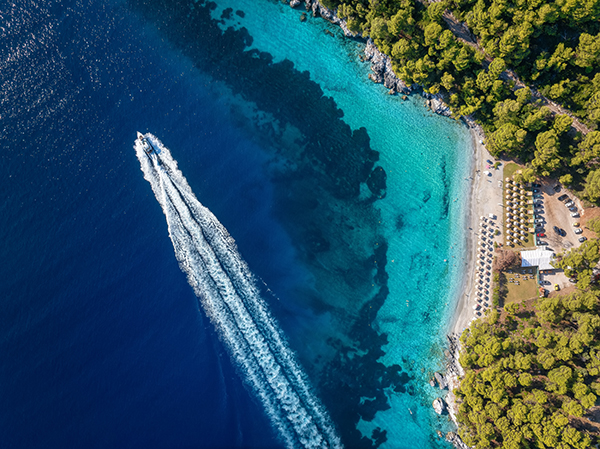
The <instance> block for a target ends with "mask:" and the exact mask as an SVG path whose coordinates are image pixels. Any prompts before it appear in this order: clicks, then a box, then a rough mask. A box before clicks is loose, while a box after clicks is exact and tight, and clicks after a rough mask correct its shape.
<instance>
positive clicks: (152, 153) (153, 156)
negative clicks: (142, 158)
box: [137, 131, 160, 165]
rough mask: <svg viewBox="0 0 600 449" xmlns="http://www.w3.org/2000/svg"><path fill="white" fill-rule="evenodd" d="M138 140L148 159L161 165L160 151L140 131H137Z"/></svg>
mask: <svg viewBox="0 0 600 449" xmlns="http://www.w3.org/2000/svg"><path fill="white" fill-rule="evenodd" d="M137 138H138V140H139V141H140V143H141V144H142V149H143V150H144V153H146V156H148V159H150V161H156V163H157V164H158V165H160V160H159V159H158V151H157V150H156V149H155V148H154V147H153V146H152V144H151V143H150V141H149V140H148V139H147V138H146V137H144V135H143V134H142V133H141V132H139V131H137Z"/></svg>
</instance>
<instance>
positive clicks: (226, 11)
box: [221, 8, 233, 20]
mask: <svg viewBox="0 0 600 449" xmlns="http://www.w3.org/2000/svg"><path fill="white" fill-rule="evenodd" d="M231 13H233V8H225V9H224V10H223V12H222V13H221V19H227V20H229V19H231Z"/></svg>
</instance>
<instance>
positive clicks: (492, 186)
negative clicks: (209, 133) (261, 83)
mask: <svg viewBox="0 0 600 449" xmlns="http://www.w3.org/2000/svg"><path fill="white" fill-rule="evenodd" d="M302 4H304V8H305V9H306V11H307V12H308V13H310V12H312V15H313V17H318V16H320V17H321V18H323V19H325V20H327V21H329V22H330V23H333V24H335V25H338V26H339V27H340V28H341V29H342V31H343V33H344V35H345V36H346V38H350V39H354V40H358V41H362V42H364V43H365V44H366V47H365V50H364V54H365V57H364V59H363V58H362V57H361V60H363V61H364V62H369V63H370V65H371V74H370V75H369V79H370V80H371V81H373V82H374V83H378V84H383V85H384V87H386V88H387V89H389V94H400V95H410V94H418V95H420V96H422V97H424V98H425V99H426V105H427V106H428V107H429V109H431V110H432V111H433V112H434V113H436V114H438V115H440V116H446V117H449V116H451V115H452V113H451V111H450V109H449V107H448V106H447V105H446V104H445V103H444V101H443V98H442V97H441V96H439V95H431V94H428V93H426V92H424V91H423V89H422V87H421V86H419V85H412V86H407V85H406V84H405V83H404V82H403V81H402V80H400V79H399V78H398V77H396V75H395V74H394V73H393V70H392V67H391V61H390V59H389V57H388V56H387V55H385V54H384V53H382V52H381V51H380V50H379V49H378V48H377V46H376V45H375V44H374V42H373V41H372V40H371V39H370V38H368V37H364V36H362V35H361V34H360V33H354V32H352V31H350V30H349V29H348V27H347V25H346V22H345V20H343V19H340V18H339V17H337V15H336V14H335V11H332V10H330V9H328V8H326V7H325V6H323V5H322V4H321V3H320V2H319V0H289V6H290V7H291V8H293V9H295V8H298V7H301V5H302ZM461 121H462V122H463V123H464V124H465V126H467V127H468V128H469V133H470V135H471V146H472V150H471V152H470V153H469V154H468V155H466V157H469V160H468V163H469V164H470V178H471V182H470V186H469V188H468V193H467V195H468V198H467V201H468V203H467V214H466V217H465V219H464V220H463V222H462V223H461V226H464V225H466V226H467V228H466V229H465V235H464V244H465V245H466V254H465V258H464V268H463V269H464V270H465V271H464V272H463V278H462V280H461V283H460V285H459V287H458V288H457V290H456V293H455V295H458V297H455V300H454V301H453V304H454V310H453V311H448V315H447V316H448V321H447V323H445V334H446V335H447V337H448V341H447V344H448V352H447V353H446V354H447V357H446V374H445V375H444V377H445V378H446V380H447V383H448V393H447V395H446V397H445V401H446V403H447V406H448V407H447V409H448V412H449V415H450V418H451V419H452V421H453V422H454V423H455V425H456V426H457V427H458V422H457V419H456V414H457V412H458V408H457V405H456V402H455V396H454V390H455V389H456V388H458V386H459V384H460V378H461V377H462V376H463V375H464V371H463V370H462V367H461V366H460V364H459V363H458V356H459V350H460V342H459V338H460V335H461V334H462V333H463V331H464V330H465V329H466V328H467V327H468V326H469V325H470V323H471V322H472V321H473V320H474V319H475V318H477V315H476V313H475V310H474V309H473V306H474V305H476V304H477V301H476V294H477V284H476V271H475V270H476V268H477V265H476V263H477V251H478V246H477V241H478V236H479V235H480V234H479V229H480V217H482V216H483V217H488V216H489V214H493V215H495V216H496V218H497V219H496V220H494V221H495V224H496V225H497V227H498V228H500V229H501V230H502V221H503V210H502V209H503V206H502V203H503V194H502V185H503V182H504V178H503V172H504V170H503V168H504V166H503V165H502V166H501V167H500V168H499V169H498V170H495V169H491V170H490V171H491V173H492V174H491V175H490V176H486V175H484V174H483V172H484V170H486V165H487V162H486V161H487V160H488V159H489V160H494V159H495V158H493V157H492V156H491V154H490V153H489V152H488V151H487V149H486V148H485V145H484V144H483V141H484V139H485V134H484V132H483V129H482V128H481V126H479V125H478V124H476V123H475V121H474V120H473V119H472V118H471V117H463V118H462V119H461ZM499 182H501V183H502V184H499ZM501 232H502V231H501ZM503 238H504V236H503V235H502V234H501V235H499V236H498V237H496V238H495V239H494V241H500V239H503ZM492 257H493V253H492ZM491 284H492V283H491V282H490V289H489V290H490V296H489V301H488V302H489V305H490V307H492V304H491V292H492V285H491ZM446 440H447V441H448V442H450V443H452V444H453V445H454V446H455V447H458V448H466V447H467V446H466V445H465V444H464V443H463V442H462V440H461V439H460V437H458V435H456V434H455V433H454V432H450V433H449V434H448V435H446Z"/></svg>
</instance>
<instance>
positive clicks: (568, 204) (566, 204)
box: [565, 201, 575, 207]
mask: <svg viewBox="0 0 600 449" xmlns="http://www.w3.org/2000/svg"><path fill="white" fill-rule="evenodd" d="M574 204H575V203H574V202H573V201H569V202H568V203H565V206H567V207H571V206H573V205H574Z"/></svg>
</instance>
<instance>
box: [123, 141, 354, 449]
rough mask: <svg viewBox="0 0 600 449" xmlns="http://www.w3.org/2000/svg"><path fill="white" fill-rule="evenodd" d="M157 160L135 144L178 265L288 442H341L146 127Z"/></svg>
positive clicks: (226, 239)
mask: <svg viewBox="0 0 600 449" xmlns="http://www.w3.org/2000/svg"><path fill="white" fill-rule="evenodd" d="M145 137H146V138H147V139H148V140H149V141H150V142H151V143H152V145H153V146H154V148H157V149H159V150H160V155H159V158H160V162H161V165H160V166H159V167H156V165H155V164H154V163H153V162H151V160H150V159H149V158H148V157H147V156H146V154H145V153H144V151H143V150H142V147H141V144H140V143H139V141H138V140H136V141H135V145H134V148H135V151H136V154H137V157H138V159H139V161H140V164H141V167H142V171H143V172H144V178H145V179H146V180H147V181H148V182H150V185H151V186H152V190H153V191H154V195H155V196H156V199H157V200H158V202H159V203H160V205H161V207H162V209H163V212H164V214H165V216H166V218H167V224H168V228H169V235H170V237H171V241H172V242H173V247H174V249H175V256H176V257H177V260H178V262H179V266H180V267H181V269H182V270H183V271H184V272H185V273H186V274H187V278H188V282H189V283H190V285H191V286H192V288H193V289H194V292H195V293H196V295H197V296H198V298H199V300H200V303H201V304H202V306H203V308H204V310H205V311H206V314H207V315H208V316H209V318H210V320H211V321H212V323H213V324H214V326H215V327H216V329H217V331H218V333H219V335H220V337H221V339H222V340H223V342H224V343H225V345H226V346H227V347H228V349H229V350H230V352H231V355H232V357H233V359H234V360H235V362H236V364H237V365H238V367H239V368H240V369H241V371H242V372H243V373H244V375H245V377H246V380H247V381H248V383H249V384H250V385H251V386H252V388H253V389H254V392H255V393H256V395H257V396H258V397H259V398H260V400H261V402H262V403H263V405H264V407H265V410H266V412H267V414H268V416H269V417H270V418H271V421H272V423H273V425H274V426H275V428H276V429H277V431H278V432H279V434H280V435H281V437H282V438H283V440H284V442H285V444H286V446H287V447H290V448H341V447H342V445H341V442H340V440H339V438H338V436H337V435H336V433H335V430H334V426H333V424H332V422H331V420H330V418H329V416H328V414H327V412H326V411H325V409H324V407H323V406H322V405H321V403H320V402H319V400H318V399H317V397H316V396H315V395H314V394H313V392H312V389H311V387H310V383H309V382H308V379H307V378H306V375H305V374H304V372H303V371H302V369H301V368H300V366H299V365H298V363H297V362H296V359H295V356H294V353H293V352H292V351H291V349H290V348H289V347H288V344H287V342H286V339H285V337H284V336H283V334H282V331H281V329H280V328H279V326H278V325H277V323H276V321H275V320H274V319H273V317H272V316H271V314H270V313H269V311H268V309H267V305H266V303H265V301H264V300H263V299H262V297H261V296H260V292H259V290H258V288H257V287H256V282H255V279H254V277H253V275H252V273H251V272H250V270H249V269H248V266H247V265H246V263H245V262H244V260H243V259H242V257H241V256H240V254H239V253H238V251H237V247H236V245H235V242H234V240H233V238H232V237H231V236H230V235H229V233H228V232H227V230H226V229H225V228H224V227H223V225H221V223H219V221H218V220H217V219H216V217H215V216H214V215H213V214H212V213H211V212H210V211H209V210H208V209H207V208H206V207H204V206H203V205H202V204H201V203H200V202H199V201H198V200H197V199H196V197H195V195H194V193H193V192H192V189H191V188H190V186H189V185H188V183H187V181H186V179H185V178H184V176H183V175H182V173H181V171H179V169H178V168H177V162H176V161H175V160H174V159H173V158H172V157H171V153H170V152H169V150H168V149H167V148H166V147H164V146H163V145H162V143H161V142H160V141H159V140H158V139H157V138H156V137H155V136H153V135H152V134H146V136H145Z"/></svg>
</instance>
